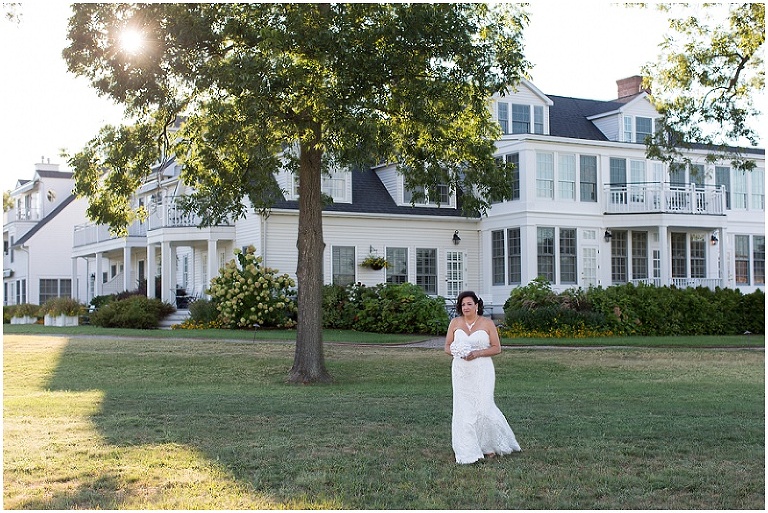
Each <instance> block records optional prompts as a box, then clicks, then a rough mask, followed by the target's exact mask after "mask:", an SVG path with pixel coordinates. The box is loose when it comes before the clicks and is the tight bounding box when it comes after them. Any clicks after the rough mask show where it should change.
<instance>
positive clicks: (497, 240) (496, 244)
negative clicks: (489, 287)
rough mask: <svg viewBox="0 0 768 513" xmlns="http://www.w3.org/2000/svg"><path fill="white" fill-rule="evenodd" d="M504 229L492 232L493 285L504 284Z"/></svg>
mask: <svg viewBox="0 0 768 513" xmlns="http://www.w3.org/2000/svg"><path fill="white" fill-rule="evenodd" d="M504 278H505V272H504V230H494V231H492V232H491V280H492V284H493V285H504V282H505V281H506V280H505V279H504Z"/></svg>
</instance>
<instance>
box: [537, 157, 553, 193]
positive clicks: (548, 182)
mask: <svg viewBox="0 0 768 513" xmlns="http://www.w3.org/2000/svg"><path fill="white" fill-rule="evenodd" d="M536 197H538V198H550V199H552V198H554V197H555V157H554V155H553V154H552V153H536Z"/></svg>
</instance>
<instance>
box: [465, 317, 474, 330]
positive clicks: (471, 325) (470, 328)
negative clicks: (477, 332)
mask: <svg viewBox="0 0 768 513" xmlns="http://www.w3.org/2000/svg"><path fill="white" fill-rule="evenodd" d="M475 323H477V319H475V322H473V323H472V324H470V323H468V322H467V321H464V324H466V325H467V328H468V329H469V331H472V328H473V327H474V326H475Z"/></svg>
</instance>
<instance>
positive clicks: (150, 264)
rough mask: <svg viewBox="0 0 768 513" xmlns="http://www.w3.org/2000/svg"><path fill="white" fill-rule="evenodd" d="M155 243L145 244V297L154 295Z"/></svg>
mask: <svg viewBox="0 0 768 513" xmlns="http://www.w3.org/2000/svg"><path fill="white" fill-rule="evenodd" d="M155 247H156V244H147V297H149V298H152V297H155V272H156V270H157V261H156V256H155Z"/></svg>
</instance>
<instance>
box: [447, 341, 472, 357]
mask: <svg viewBox="0 0 768 513" xmlns="http://www.w3.org/2000/svg"><path fill="white" fill-rule="evenodd" d="M471 352H472V344H470V343H469V340H454V341H453V343H451V354H452V355H453V356H454V357H455V358H464V357H465V356H467V355H468V354H469V353H471Z"/></svg>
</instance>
